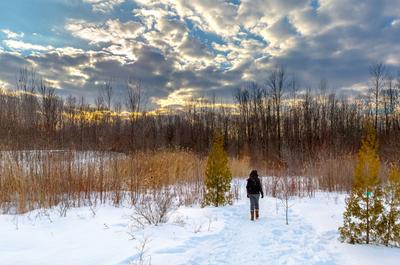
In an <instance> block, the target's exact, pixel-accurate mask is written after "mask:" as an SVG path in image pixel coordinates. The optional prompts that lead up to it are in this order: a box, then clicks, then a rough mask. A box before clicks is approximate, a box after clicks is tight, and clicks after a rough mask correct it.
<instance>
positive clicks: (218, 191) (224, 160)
mask: <svg viewBox="0 0 400 265" xmlns="http://www.w3.org/2000/svg"><path fill="white" fill-rule="evenodd" d="M205 175H206V178H205V187H206V191H205V195H204V201H203V205H204V206H205V205H213V206H216V207H218V206H220V205H225V204H227V203H232V194H231V181H232V174H231V171H230V169H229V166H228V155H227V154H226V152H225V150H224V137H223V136H222V134H221V133H220V132H216V133H215V134H214V137H213V144H212V147H211V151H210V154H209V156H208V159H207V168H206V172H205Z"/></svg>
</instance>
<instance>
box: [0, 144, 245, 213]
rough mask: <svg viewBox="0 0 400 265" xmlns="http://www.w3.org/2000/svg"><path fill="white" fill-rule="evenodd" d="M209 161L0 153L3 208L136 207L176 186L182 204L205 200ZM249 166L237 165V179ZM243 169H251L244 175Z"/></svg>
mask: <svg viewBox="0 0 400 265" xmlns="http://www.w3.org/2000/svg"><path fill="white" fill-rule="evenodd" d="M205 163H206V158H205V157H202V156H199V155H197V154H195V153H193V152H190V151H187V150H166V149H165V150H158V151H149V152H138V153H135V154H128V155H126V154H119V153H112V152H76V151H74V152H73V151H9V152H4V151H3V152H0V191H1V192H0V209H1V211H2V212H3V213H23V212H26V211H29V210H32V209H37V208H51V207H54V206H56V205H58V206H60V207H62V208H63V209H68V208H70V207H79V206H86V205H96V204H98V203H106V202H112V203H113V204H114V205H116V206H118V205H121V204H122V203H123V202H127V201H128V202H130V203H133V204H134V203H135V202H136V201H137V200H138V199H140V195H141V194H143V193H145V192H147V191H149V190H160V189H161V188H163V187H173V189H174V191H173V192H174V193H175V194H176V196H177V199H178V203H179V204H185V205H189V204H193V203H197V202H199V201H200V200H201V199H202V196H203V189H204V188H203V175H204V169H205ZM247 163H248V162H247V161H241V160H232V161H231V166H232V169H233V174H234V175H235V176H240V174H247V172H248V170H247V168H248V166H245V165H247ZM243 169H246V170H245V171H243Z"/></svg>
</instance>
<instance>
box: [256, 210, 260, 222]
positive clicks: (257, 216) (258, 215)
mask: <svg viewBox="0 0 400 265" xmlns="http://www.w3.org/2000/svg"><path fill="white" fill-rule="evenodd" d="M258 218H260V212H259V210H258V209H256V220H257V219H258Z"/></svg>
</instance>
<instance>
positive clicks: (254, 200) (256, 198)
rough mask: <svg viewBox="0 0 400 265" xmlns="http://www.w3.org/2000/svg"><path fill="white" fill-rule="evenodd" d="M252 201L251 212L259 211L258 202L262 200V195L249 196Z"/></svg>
mask: <svg viewBox="0 0 400 265" xmlns="http://www.w3.org/2000/svg"><path fill="white" fill-rule="evenodd" d="M249 199H250V211H254V210H258V209H259V205H258V201H259V200H260V194H249Z"/></svg>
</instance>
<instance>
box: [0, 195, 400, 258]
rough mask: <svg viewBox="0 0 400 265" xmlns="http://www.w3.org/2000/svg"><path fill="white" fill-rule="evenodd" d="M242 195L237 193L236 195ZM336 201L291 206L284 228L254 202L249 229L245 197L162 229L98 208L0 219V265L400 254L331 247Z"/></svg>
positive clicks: (273, 210)
mask: <svg viewBox="0 0 400 265" xmlns="http://www.w3.org/2000/svg"><path fill="white" fill-rule="evenodd" d="M243 192H244V190H243ZM344 198H345V195H342V194H328V193H317V194H316V196H315V198H311V199H310V198H302V199H296V200H294V201H293V206H292V208H291V209H290V213H289V225H286V224H285V215H284V210H283V208H282V206H281V204H280V202H279V201H276V199H274V198H264V199H262V200H261V206H260V207H261V219H260V220H258V221H256V222H251V221H249V209H248V201H247V198H246V197H245V196H242V199H241V200H240V201H238V202H236V203H235V204H234V205H233V206H226V207H219V208H213V207H206V208H200V207H197V206H194V207H181V208H179V209H178V210H177V211H175V212H174V213H173V214H172V215H171V217H170V219H169V221H168V223H166V224H162V225H159V226H146V227H139V226H138V225H137V224H136V223H135V222H134V221H132V218H131V216H132V214H133V209H130V208H127V207H121V208H115V207H112V206H100V207H98V208H96V209H94V211H92V209H89V208H87V207H86V208H78V209H72V210H70V211H69V212H68V213H67V217H59V214H58V213H57V210H52V211H43V210H42V211H38V210H37V211H32V212H30V213H27V214H25V215H20V216H11V215H1V216H0V264H1V265H8V264H10V265H11V264H13V265H14V264H15V265H16V264H21V265H26V264H29V265H35V264H38V265H39V264H40V265H45V264H51V265H55V264H69V265H72V264H85V265H89V264H96V265H98V264H139V261H140V256H141V255H140V254H141V251H140V248H141V246H143V243H144V242H146V244H144V249H145V252H144V254H143V255H142V256H143V260H144V261H145V263H142V264H150V263H151V264H153V265H157V264H160V265H164V264H185V265H186V264H198V265H200V264H212V265H214V264H215V265H217V264H238V265H241V264H249V265H257V264H263V265H265V264H294V265H300V264H319V265H331V264H341V265H345V264H363V265H368V264H371V265H372V264H374V265H375V264H382V265H383V264H385V265H390V264H393V265H397V264H399V261H400V249H398V248H386V247H381V246H371V245H369V246H367V245H349V244H342V243H340V242H339V241H338V232H337V228H338V226H339V225H341V219H342V212H343V209H344Z"/></svg>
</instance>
